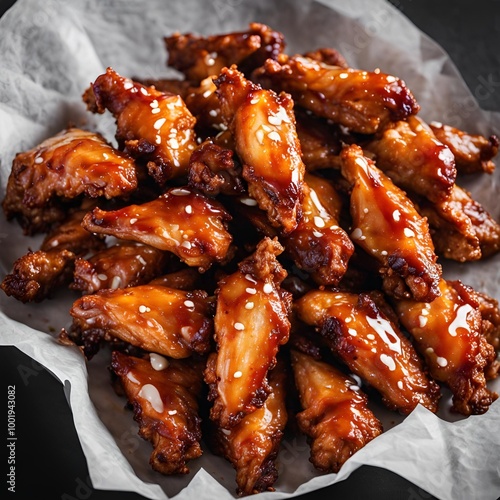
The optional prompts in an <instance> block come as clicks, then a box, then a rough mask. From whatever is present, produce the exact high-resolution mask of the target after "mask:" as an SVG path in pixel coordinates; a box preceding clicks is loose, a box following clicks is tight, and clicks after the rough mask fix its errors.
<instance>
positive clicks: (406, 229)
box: [403, 227, 415, 238]
mask: <svg viewBox="0 0 500 500" xmlns="http://www.w3.org/2000/svg"><path fill="white" fill-rule="evenodd" d="M403 232H404V233H405V236H407V237H408V238H413V236H415V233H414V232H413V231H412V230H411V229H410V228H409V227H405V228H404V229H403Z"/></svg>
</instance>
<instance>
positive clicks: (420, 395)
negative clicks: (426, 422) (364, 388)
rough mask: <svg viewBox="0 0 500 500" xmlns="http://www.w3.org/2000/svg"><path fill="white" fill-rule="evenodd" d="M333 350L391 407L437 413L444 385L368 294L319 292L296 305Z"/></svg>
mask: <svg viewBox="0 0 500 500" xmlns="http://www.w3.org/2000/svg"><path fill="white" fill-rule="evenodd" d="M294 305H295V306H294V307H295V310H296V312H297V316H298V317H299V319H300V320H302V321H303V322H305V323H306V324H308V325H311V326H314V327H315V328H316V330H317V331H318V332H319V333H320V334H321V335H322V337H323V338H324V339H325V341H326V342H327V344H328V345H329V347H330V349H331V350H332V352H333V353H334V354H335V355H336V356H337V357H338V358H339V359H340V360H342V362H343V363H345V364H346V365H347V366H348V367H349V369H350V370H351V371H352V372H353V373H355V374H356V375H358V376H359V377H360V378H361V379H362V380H364V381H365V382H366V383H367V384H368V385H369V386H372V387H373V388H374V389H376V390H377V391H378V392H379V393H380V394H381V396H382V400H383V402H384V403H385V404H386V405H387V407H388V408H390V409H393V410H398V411H399V412H400V413H403V414H408V413H410V412H411V411H412V410H413V409H414V408H415V406H416V405H417V404H419V403H420V404H422V405H423V406H425V407H426V408H427V409H429V410H430V411H432V412H436V411H437V407H438V401H439V397H440V390H439V386H438V385H437V384H436V383H435V382H434V381H433V380H432V379H430V378H429V377H428V376H427V375H426V373H425V371H424V366H423V365H422V362H421V361H420V358H419V357H418V355H417V353H416V352H415V349H414V348H413V346H412V344H411V343H410V341H409V340H408V339H407V338H406V337H405V336H404V335H403V334H402V333H401V332H400V330H399V328H398V326H397V325H396V324H395V323H394V322H392V321H391V320H390V319H389V318H388V317H387V316H386V314H384V312H383V311H382V309H381V308H380V307H378V305H377V304H376V303H375V302H374V300H373V299H372V298H371V297H370V295H369V294H367V293H361V294H359V295H358V294H353V293H347V292H335V291H327V290H325V291H321V290H313V291H311V292H308V293H306V294H305V295H304V296H303V297H301V298H300V299H298V300H297V301H295V303H294Z"/></svg>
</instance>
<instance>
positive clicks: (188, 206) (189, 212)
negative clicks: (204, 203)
mask: <svg viewBox="0 0 500 500" xmlns="http://www.w3.org/2000/svg"><path fill="white" fill-rule="evenodd" d="M184 211H185V212H186V213H187V214H192V213H193V207H192V206H191V205H186V207H185V208H184Z"/></svg>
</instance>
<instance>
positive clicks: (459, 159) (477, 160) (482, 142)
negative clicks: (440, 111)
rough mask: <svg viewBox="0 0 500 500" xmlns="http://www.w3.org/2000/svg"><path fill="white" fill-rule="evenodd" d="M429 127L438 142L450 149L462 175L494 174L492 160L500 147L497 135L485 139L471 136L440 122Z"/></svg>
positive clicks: (475, 135) (476, 135) (474, 135)
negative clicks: (499, 146)
mask: <svg viewBox="0 0 500 500" xmlns="http://www.w3.org/2000/svg"><path fill="white" fill-rule="evenodd" d="M429 125H430V127H431V129H432V131H433V132H434V134H435V136H436V137H437V138H438V140H439V141H441V142H442V143H443V144H446V145H447V146H448V147H449V148H450V150H451V152H452V153H453V155H454V157H455V164H456V167H457V170H458V172H459V173H460V174H475V173H480V172H484V173H486V174H491V173H493V171H494V170H495V163H494V162H493V161H492V159H493V158H494V157H495V156H496V155H497V153H498V145H499V140H498V137H497V136H496V135H491V136H490V137H484V136H482V135H479V134H469V133H468V132H465V131H463V130H459V129H457V128H455V127H452V126H451V125H443V124H442V123H439V122H431V123H430V124H429Z"/></svg>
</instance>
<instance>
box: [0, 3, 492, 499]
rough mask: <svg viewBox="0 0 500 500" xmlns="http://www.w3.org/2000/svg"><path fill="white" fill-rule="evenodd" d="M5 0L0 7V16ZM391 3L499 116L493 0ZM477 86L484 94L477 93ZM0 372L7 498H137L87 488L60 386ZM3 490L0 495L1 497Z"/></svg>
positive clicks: (354, 485) (407, 488)
mask: <svg viewBox="0 0 500 500" xmlns="http://www.w3.org/2000/svg"><path fill="white" fill-rule="evenodd" d="M13 3H14V2H13V1H3V2H0V15H1V14H3V12H5V10H6V9H7V8H9V7H10V6H11V5H12V4H13ZM391 3H393V4H394V5H396V6H397V7H398V8H399V9H400V10H401V12H402V13H403V14H405V15H406V16H407V17H409V18H410V20H412V21H413V22H414V23H415V24H416V25H417V26H418V27H419V28H420V29H421V30H422V31H424V32H425V33H427V34H428V35H429V36H430V37H431V38H433V39H434V40H435V41H437V42H438V43H439V44H440V45H441V46H442V47H443V48H444V49H445V50H446V51H447V52H448V53H449V54H450V56H451V58H452V59H453V61H454V62H455V64H456V65H457V66H458V67H459V69H460V71H461V73H462V75H463V76H464V79H465V81H466V82H467V84H468V85H469V87H470V89H471V90H472V92H473V94H474V95H476V96H478V97H479V99H478V101H479V104H480V105H481V106H482V107H483V108H484V109H490V110H497V111H500V0H475V1H474V2H471V1H457V0H440V1H436V0H391ZM0 57H1V54H0ZM485 82H486V83H485ZM485 84H487V85H488V88H489V92H487V93H481V92H479V91H478V89H479V88H480V86H481V85H483V86H484V85H485ZM0 130H1V124H0ZM0 374H1V380H2V381H3V384H4V389H5V385H7V384H15V385H16V387H17V401H16V402H17V407H16V412H17V432H18V436H19V440H18V446H17V459H18V462H17V468H16V479H17V484H16V486H17V492H16V494H12V495H11V498H16V499H22V500H28V499H32V498H40V497H44V498H50V499H63V500H73V499H78V500H81V499H90V500H139V499H142V498H143V497H141V496H140V495H136V494H133V493H123V492H109V491H97V490H94V489H93V488H92V487H91V486H90V482H89V478H88V469H87V465H86V462H85V458H84V455H83V452H82V449H81V446H80V443H79V441H78V437H77V435H76V432H75V429H74V425H73V420H72V415H71V411H70V409H69V406H68V404H67V402H66V399H65V397H64V393H63V388H62V386H61V384H60V383H59V382H58V381H57V380H56V379H54V378H53V377H52V375H50V374H49V373H48V372H47V371H45V370H44V369H43V368H41V367H40V366H38V365H37V364H36V363H34V362H33V361H32V360H31V359H30V358H28V357H26V356H25V355H23V354H22V353H21V352H20V351H18V350H17V349H15V348H10V347H4V348H0ZM23 374H24V376H25V377H26V376H27V375H28V377H29V378H28V380H29V383H28V384H24V382H23V378H22V375H23ZM3 463H5V462H3ZM436 472H437V473H439V472H438V471H436ZM3 477H5V476H3ZM4 487H5V488H6V486H2V493H1V497H2V498H7V496H6V493H8V492H7V491H6V490H5V492H6V493H4V489H3V488H4ZM9 498H10V497H9ZM300 498H301V500H319V499H325V500H326V499H338V500H345V499H349V500H350V499H352V500H358V499H365V498H369V499H373V500H378V499H380V500H382V499H383V500H392V499H398V500H423V499H432V498H433V497H432V496H431V495H429V494H428V493H426V492H425V491H424V490H422V489H420V488H418V487H417V486H415V485H413V484H412V483H410V482H408V481H406V480H405V479H403V478H401V477H399V476H397V475H396V474H393V473H391V472H388V471H385V470H383V469H379V468H376V467H367V466H364V467H361V468H360V469H358V470H357V471H356V472H354V473H353V474H352V475H351V476H350V477H349V478H348V479H347V480H345V481H342V482H341V483H339V484H336V485H333V486H331V487H328V488H325V489H323V490H319V491H317V492H315V493H313V494H310V495H306V496H303V497H300Z"/></svg>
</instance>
